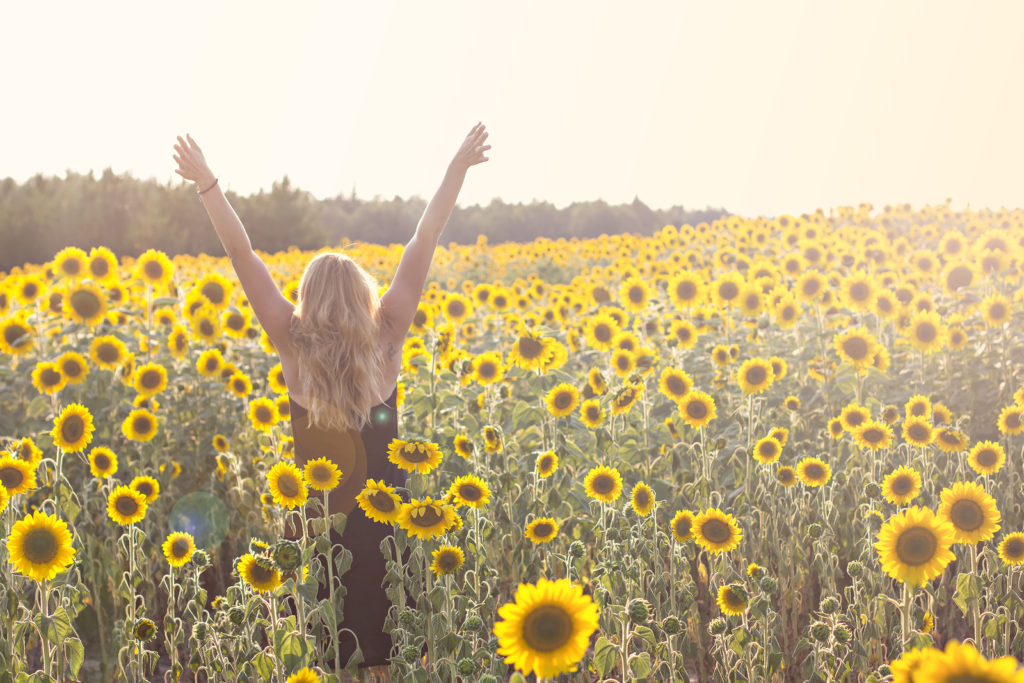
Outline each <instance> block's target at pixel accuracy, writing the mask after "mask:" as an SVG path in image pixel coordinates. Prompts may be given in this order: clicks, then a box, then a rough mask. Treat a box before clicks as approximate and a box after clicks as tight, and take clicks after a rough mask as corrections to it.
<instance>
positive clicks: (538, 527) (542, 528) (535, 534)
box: [524, 517, 558, 545]
mask: <svg viewBox="0 0 1024 683" xmlns="http://www.w3.org/2000/svg"><path fill="white" fill-rule="evenodd" d="M524 533H525V534H526V537H527V538H528V539H530V540H531V541H533V543H534V545H540V544H541V543H548V542H550V541H552V540H554V538H555V536H557V535H558V522H556V521H555V520H553V519H552V518H551V517H539V518H537V519H535V520H533V521H532V522H530V523H529V524H527V525H526V530H525V532H524Z"/></svg>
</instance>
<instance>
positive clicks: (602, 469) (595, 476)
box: [583, 465, 622, 503]
mask: <svg viewBox="0 0 1024 683" xmlns="http://www.w3.org/2000/svg"><path fill="white" fill-rule="evenodd" d="M583 488H584V489H585V490H586V492H587V495H588V496H589V497H591V498H596V499H597V500H600V501H603V502H605V503H614V502H615V501H616V500H617V499H618V497H619V496H620V495H621V494H622V475H621V474H619V471H618V470H617V469H615V468H614V467H607V466H605V465H600V466H598V467H594V468H593V469H591V470H590V471H589V472H588V473H587V476H586V477H585V478H584V480H583Z"/></svg>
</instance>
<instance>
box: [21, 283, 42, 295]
mask: <svg viewBox="0 0 1024 683" xmlns="http://www.w3.org/2000/svg"><path fill="white" fill-rule="evenodd" d="M21 293H22V295H23V296H25V298H28V299H34V298H36V295H38V294H39V286H38V285H37V284H36V283H34V282H28V283H26V284H25V286H24V287H22V288H21Z"/></svg>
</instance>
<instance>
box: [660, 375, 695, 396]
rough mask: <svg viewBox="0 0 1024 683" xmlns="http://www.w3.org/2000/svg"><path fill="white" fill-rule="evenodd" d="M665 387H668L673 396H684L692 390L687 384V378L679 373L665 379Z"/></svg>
mask: <svg viewBox="0 0 1024 683" xmlns="http://www.w3.org/2000/svg"><path fill="white" fill-rule="evenodd" d="M665 388H666V389H668V393H670V394H672V395H673V396H682V395H684V394H686V393H687V392H688V391H689V390H690V388H689V387H688V386H686V380H684V379H683V378H682V377H680V376H678V375H669V376H668V379H666V380H665Z"/></svg>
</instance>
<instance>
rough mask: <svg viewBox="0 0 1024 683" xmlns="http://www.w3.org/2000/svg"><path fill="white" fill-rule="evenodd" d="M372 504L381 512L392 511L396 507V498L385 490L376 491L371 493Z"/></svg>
mask: <svg viewBox="0 0 1024 683" xmlns="http://www.w3.org/2000/svg"><path fill="white" fill-rule="evenodd" d="M369 500H370V504H371V505H372V506H373V507H375V508H376V509H377V510H380V511H381V512H391V511H392V510H394V509H395V500H394V498H392V497H391V496H389V495H388V494H386V493H384V492H383V491H374V492H373V493H372V494H370V498H369Z"/></svg>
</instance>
